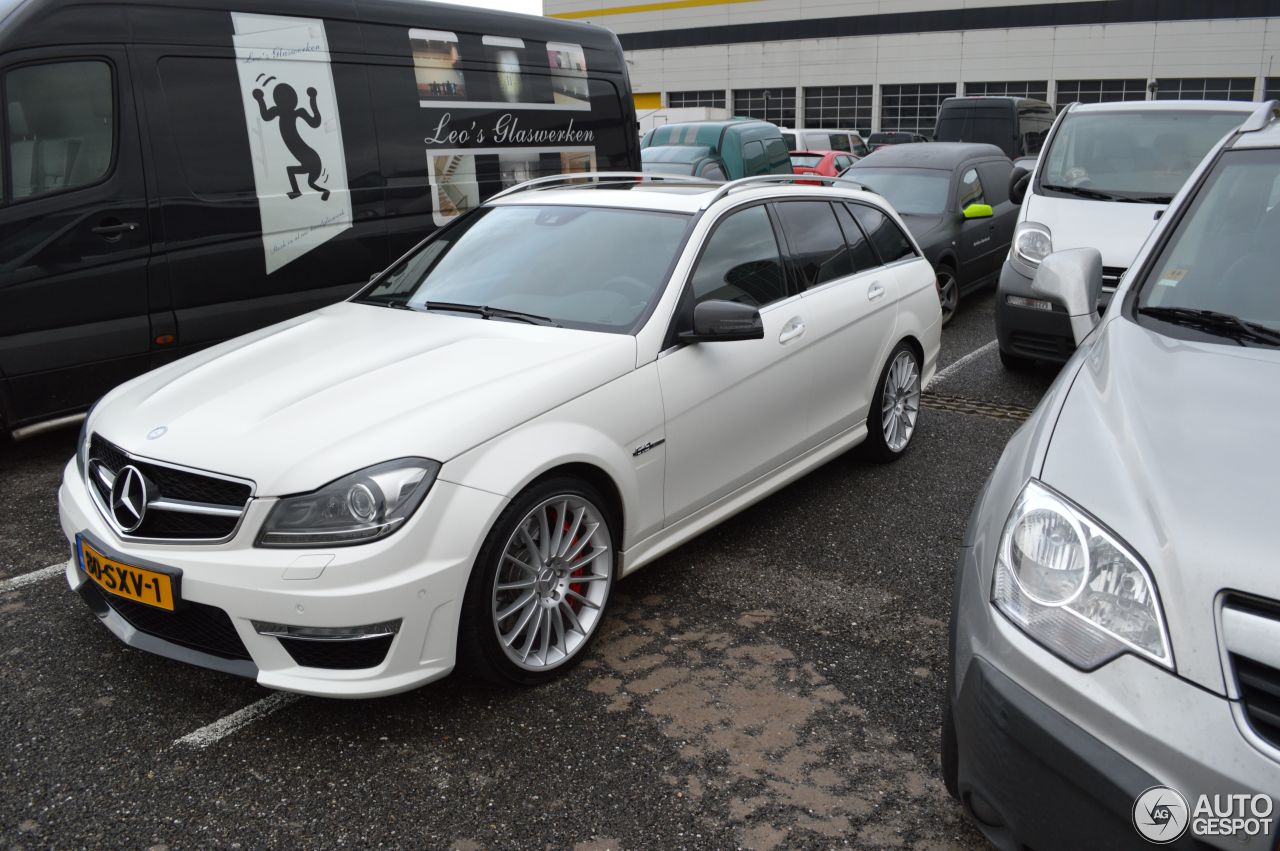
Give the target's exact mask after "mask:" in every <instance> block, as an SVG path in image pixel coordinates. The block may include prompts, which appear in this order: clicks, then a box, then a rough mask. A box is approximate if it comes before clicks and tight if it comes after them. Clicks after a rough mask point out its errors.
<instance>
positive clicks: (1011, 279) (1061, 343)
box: [996, 260, 1076, 363]
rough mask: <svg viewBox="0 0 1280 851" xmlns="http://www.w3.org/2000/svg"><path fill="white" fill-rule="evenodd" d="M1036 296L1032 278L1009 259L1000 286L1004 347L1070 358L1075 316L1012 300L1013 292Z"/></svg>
mask: <svg viewBox="0 0 1280 851" xmlns="http://www.w3.org/2000/svg"><path fill="white" fill-rule="evenodd" d="M1011 295H1013V296H1022V297H1023V298H1034V297H1035V296H1033V295H1032V294H1031V279H1030V278H1028V277H1027V276H1026V275H1024V274H1022V272H1020V271H1018V270H1017V269H1016V268H1014V266H1013V264H1012V263H1010V262H1009V261H1008V260H1005V261H1004V266H1002V267H1001V269H1000V284H999V286H998V287H996V339H997V340H999V341H1000V351H1002V352H1005V353H1006V354H1011V355H1016V356H1017V357H1022V358H1032V359H1034V360H1045V361H1053V362H1055V363H1063V362H1066V360H1067V359H1068V358H1070V357H1071V354H1072V352H1074V351H1075V350H1076V341H1075V338H1074V337H1073V336H1072V335H1071V319H1070V317H1068V316H1067V314H1066V313H1063V312H1062V311H1061V310H1056V309H1055V310H1052V311H1048V310H1036V309H1034V308H1030V307H1019V306H1017V305H1013V304H1009V296H1011Z"/></svg>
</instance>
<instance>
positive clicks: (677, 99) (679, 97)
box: [667, 89, 724, 109]
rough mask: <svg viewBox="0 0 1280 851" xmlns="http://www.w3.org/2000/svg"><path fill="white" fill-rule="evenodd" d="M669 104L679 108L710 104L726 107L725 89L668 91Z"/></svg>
mask: <svg viewBox="0 0 1280 851" xmlns="http://www.w3.org/2000/svg"><path fill="white" fill-rule="evenodd" d="M667 106H668V107H670V108H672V109H679V108H681V107H686V106H709V107H712V108H714V109H724V91H723V90H717V89H704V90H702V91H697V92H667Z"/></svg>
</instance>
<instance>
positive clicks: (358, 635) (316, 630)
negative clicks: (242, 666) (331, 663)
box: [253, 618, 401, 641]
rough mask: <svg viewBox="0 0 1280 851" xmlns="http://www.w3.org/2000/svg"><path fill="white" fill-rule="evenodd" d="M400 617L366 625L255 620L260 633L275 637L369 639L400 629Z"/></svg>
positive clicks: (331, 639)
mask: <svg viewBox="0 0 1280 851" xmlns="http://www.w3.org/2000/svg"><path fill="white" fill-rule="evenodd" d="M400 622H401V619H400V618H396V619H395V620H393V621H383V622H381V623H371V624H366V625H365V626H291V625H289V624H283V623H268V622H265V621H253V629H254V631H255V632H257V633H258V635H268V636H271V637H273V638H297V639H302V640H303V641H367V640H369V639H372V638H386V637H387V636H389V635H395V634H396V633H398V632H399V631H400Z"/></svg>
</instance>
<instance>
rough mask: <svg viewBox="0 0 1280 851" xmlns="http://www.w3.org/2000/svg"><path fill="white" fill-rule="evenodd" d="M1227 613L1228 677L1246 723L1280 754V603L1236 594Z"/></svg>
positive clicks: (1224, 622)
mask: <svg viewBox="0 0 1280 851" xmlns="http://www.w3.org/2000/svg"><path fill="white" fill-rule="evenodd" d="M1221 617H1222V643H1223V645H1224V648H1225V650H1226V653H1225V654H1224V656H1225V661H1226V665H1227V666H1228V671H1227V675H1228V677H1229V679H1230V681H1231V683H1232V685H1233V689H1234V692H1235V695H1236V696H1237V697H1238V699H1239V701H1240V704H1239V708H1240V709H1241V710H1242V713H1241V714H1242V715H1243V722H1244V723H1246V724H1248V727H1249V731H1250V732H1251V733H1252V735H1254V736H1256V737H1257V738H1258V739H1261V740H1262V741H1263V742H1265V743H1266V744H1267V745H1269V746H1270V747H1271V748H1272V749H1275V750H1276V752H1277V753H1278V754H1280V602H1275V601H1271V600H1261V599H1256V598H1247V597H1243V596H1240V595H1232V596H1231V597H1230V598H1229V599H1227V601H1226V602H1225V603H1224V605H1223V607H1222V616H1221Z"/></svg>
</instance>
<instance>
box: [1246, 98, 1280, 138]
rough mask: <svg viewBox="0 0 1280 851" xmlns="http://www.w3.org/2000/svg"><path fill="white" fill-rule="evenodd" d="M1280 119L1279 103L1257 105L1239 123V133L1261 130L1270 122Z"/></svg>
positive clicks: (1270, 101)
mask: <svg viewBox="0 0 1280 851" xmlns="http://www.w3.org/2000/svg"><path fill="white" fill-rule="evenodd" d="M1277 118H1280V101H1274V100H1268V101H1263V102H1261V103H1259V104H1258V107H1257V109H1255V110H1254V111H1253V112H1252V113H1251V114H1250V115H1249V117H1248V118H1246V119H1245V120H1244V122H1243V123H1241V125H1240V128H1239V132H1241V133H1251V132H1253V131H1254V130H1261V129H1262V128H1263V127H1266V126H1267V125H1268V124H1270V123H1271V122H1272V121H1275V120H1276V119H1277Z"/></svg>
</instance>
